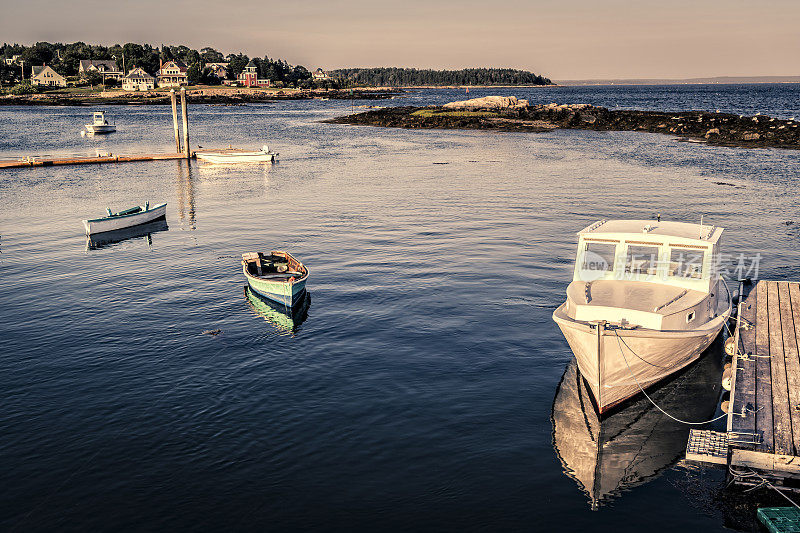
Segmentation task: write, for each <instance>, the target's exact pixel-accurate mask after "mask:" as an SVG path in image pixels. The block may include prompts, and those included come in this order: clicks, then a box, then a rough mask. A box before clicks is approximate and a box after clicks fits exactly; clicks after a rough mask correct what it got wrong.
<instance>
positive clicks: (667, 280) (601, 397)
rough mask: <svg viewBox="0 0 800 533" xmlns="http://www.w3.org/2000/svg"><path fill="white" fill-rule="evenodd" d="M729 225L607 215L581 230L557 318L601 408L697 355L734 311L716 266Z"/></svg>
mask: <svg viewBox="0 0 800 533" xmlns="http://www.w3.org/2000/svg"><path fill="white" fill-rule="evenodd" d="M722 231H723V228H718V227H716V226H709V225H703V224H688V223H683V222H662V221H658V222H657V221H653V220H650V221H648V220H610V221H605V220H601V221H599V222H595V223H594V224H592V225H590V226H588V227H587V228H585V229H583V230H582V231H580V232H579V233H578V253H577V259H576V261H575V270H574V273H573V279H572V282H571V283H570V284H569V286H568V287H567V299H566V301H565V302H564V303H563V304H561V305H560V306H559V307H558V308H557V309H556V310H555V312H554V313H553V320H555V322H556V323H557V324H558V326H559V327H560V328H561V331H562V333H563V334H564V337H566V339H567V342H568V343H569V345H570V348H572V351H573V352H574V353H575V357H576V359H577V361H578V367H579V369H580V372H581V374H582V375H583V377H584V379H585V380H586V382H587V384H588V385H589V389H590V390H591V392H592V395H593V397H594V401H595V404H596V407H597V409H598V411H599V412H600V413H601V414H602V413H605V412H607V411H608V410H609V409H611V408H612V407H614V406H615V405H618V404H620V403H622V402H623V401H625V400H626V399H628V398H630V397H632V396H635V395H636V394H638V393H639V392H640V391H642V390H644V389H646V388H647V387H649V386H650V385H653V384H655V383H657V382H659V381H661V380H662V379H664V378H666V377H667V376H669V375H671V374H673V373H674V372H676V371H678V370H680V369H681V368H684V367H685V366H686V365H688V364H689V363H691V362H692V361H694V360H696V359H697V358H698V357H699V356H700V354H701V353H702V352H703V350H705V349H706V348H707V347H708V346H709V345H710V344H711V342H713V341H714V339H715V338H716V337H717V335H718V334H719V332H720V330H721V329H722V327H723V325H724V324H725V322H726V321H727V320H728V317H729V316H730V313H731V295H730V293H729V292H728V288H727V286H726V285H725V282H724V281H723V280H722V279H721V278H718V276H717V274H716V268H715V266H716V265H717V261H718V260H719V239H720V236H721V235H722Z"/></svg>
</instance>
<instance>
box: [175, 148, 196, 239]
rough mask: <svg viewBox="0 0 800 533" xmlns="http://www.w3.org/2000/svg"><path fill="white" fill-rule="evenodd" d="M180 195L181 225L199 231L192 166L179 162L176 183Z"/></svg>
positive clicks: (179, 216) (179, 212)
mask: <svg viewBox="0 0 800 533" xmlns="http://www.w3.org/2000/svg"><path fill="white" fill-rule="evenodd" d="M175 185H176V189H177V194H178V219H180V221H181V224H183V223H184V222H185V221H188V223H189V229H192V230H193V229H197V224H196V220H195V206H194V181H193V177H192V166H191V165H188V164H186V165H185V164H183V162H181V161H178V174H177V179H176V182H175Z"/></svg>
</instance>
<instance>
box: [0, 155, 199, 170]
mask: <svg viewBox="0 0 800 533" xmlns="http://www.w3.org/2000/svg"><path fill="white" fill-rule="evenodd" d="M191 157H194V153H192V154H191ZM166 159H186V155H185V154H183V153H180V154H178V153H171V154H136V155H108V156H96V157H65V158H45V157H42V158H39V157H26V158H24V159H17V160H6V161H0V169H4V168H27V167H53V166H61V165H91V164H104V163H126V162H129V161H162V160H166Z"/></svg>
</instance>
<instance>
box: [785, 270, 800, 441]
mask: <svg viewBox="0 0 800 533" xmlns="http://www.w3.org/2000/svg"><path fill="white" fill-rule="evenodd" d="M788 290H789V300H790V303H791V310H792V321H793V324H794V332H793V335H794V341H795V342H794V351H793V352H792V353H791V354H789V353H788V352H787V354H786V378H787V382H788V385H789V404H790V405H789V409H790V411H791V413H792V441H793V443H794V455H796V456H800V353H798V352H800V350H798V345H800V283H789V284H788ZM790 345H791V343H790Z"/></svg>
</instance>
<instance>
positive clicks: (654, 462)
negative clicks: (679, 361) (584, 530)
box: [552, 342, 721, 509]
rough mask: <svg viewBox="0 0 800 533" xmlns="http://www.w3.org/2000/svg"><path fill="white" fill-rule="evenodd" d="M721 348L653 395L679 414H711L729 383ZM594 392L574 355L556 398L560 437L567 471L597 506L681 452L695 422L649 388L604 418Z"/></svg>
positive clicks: (697, 418)
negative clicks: (690, 423)
mask: <svg viewBox="0 0 800 533" xmlns="http://www.w3.org/2000/svg"><path fill="white" fill-rule="evenodd" d="M719 353H720V348H719V343H718V342H715V343H714V344H712V345H711V347H710V348H709V349H708V350H707V351H706V353H705V355H704V356H702V357H701V359H700V360H699V361H698V362H697V363H695V364H694V365H691V366H689V367H688V368H687V369H686V370H685V371H683V372H681V373H679V374H678V375H676V376H675V377H674V378H673V379H671V380H669V381H668V382H666V383H664V384H663V385H661V386H659V387H657V388H655V389H654V390H652V391H648V393H649V395H650V397H651V398H652V399H653V401H654V402H655V403H657V404H658V405H659V406H660V407H661V408H662V409H664V411H666V412H667V413H669V414H671V415H673V416H675V417H676V418H679V419H682V420H688V421H702V420H708V419H709V418H711V416H712V415H713V413H714V412H715V410H716V406H717V399H718V398H719V393H720V390H721V384H720V381H719V376H720V372H721V361H720V360H721V358H720V355H719ZM591 398H592V396H591V394H590V392H589V389H588V387H587V385H586V383H585V382H584V379H583V377H582V376H581V374H580V372H579V371H578V366H577V364H576V361H575V359H574V358H573V359H572V360H571V361H570V363H569V364H568V365H567V368H566V370H565V372H564V375H563V377H562V378H561V383H560V384H559V386H558V390H557V392H556V397H555V399H554V401H553V411H552V422H553V445H554V447H555V451H556V455H557V456H558V458H559V459H560V460H561V464H562V466H563V467H564V471H565V473H566V474H567V475H568V476H569V477H571V478H572V479H574V480H575V481H576V482H577V483H578V485H579V486H580V488H581V489H582V490H583V491H584V492H586V494H587V495H588V496H589V500H590V504H591V507H592V509H597V508H598V507H599V506H600V505H602V504H603V503H606V502H608V501H610V500H611V499H613V498H615V497H617V496H619V495H620V493H622V492H624V491H625V490H629V489H631V488H633V487H635V486H637V485H641V484H643V483H646V482H647V481H648V480H650V479H652V478H654V477H656V476H658V475H659V474H660V473H661V472H662V471H663V470H665V469H666V468H668V467H669V466H671V465H672V464H674V463H675V462H676V461H677V460H679V459H680V458H681V456H682V453H683V451H684V448H685V446H686V438H687V436H688V434H689V426H686V425H684V424H682V423H680V422H677V421H675V420H673V419H672V418H670V417H668V416H667V415H665V414H663V413H662V412H661V411H659V410H658V409H657V408H656V407H654V406H653V404H652V403H651V402H650V401H649V400H648V399H647V398H645V397H643V396H642V395H639V396H638V397H637V398H638V399H637V400H635V401H633V402H632V403H630V404H627V405H626V406H625V407H623V408H622V409H620V410H618V411H616V412H615V413H613V414H611V415H609V416H605V417H603V418H602V419H601V418H600V417H599V416H598V414H597V411H596V410H595V408H594V405H593V404H592V399H591Z"/></svg>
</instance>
